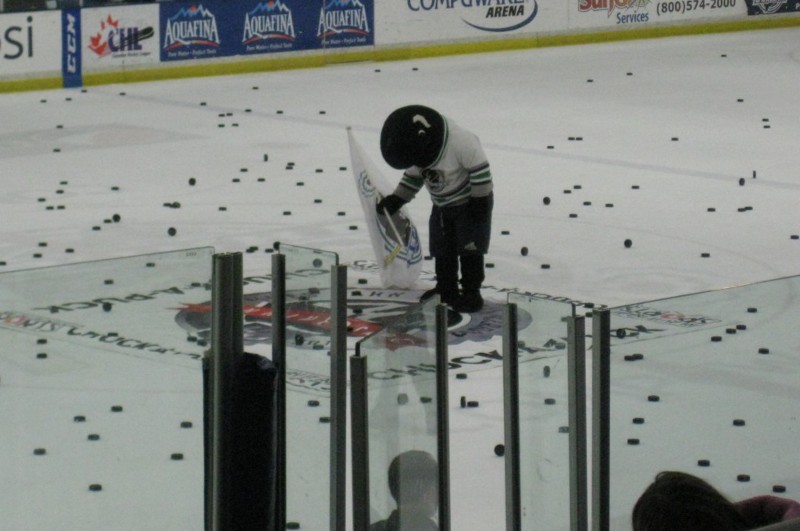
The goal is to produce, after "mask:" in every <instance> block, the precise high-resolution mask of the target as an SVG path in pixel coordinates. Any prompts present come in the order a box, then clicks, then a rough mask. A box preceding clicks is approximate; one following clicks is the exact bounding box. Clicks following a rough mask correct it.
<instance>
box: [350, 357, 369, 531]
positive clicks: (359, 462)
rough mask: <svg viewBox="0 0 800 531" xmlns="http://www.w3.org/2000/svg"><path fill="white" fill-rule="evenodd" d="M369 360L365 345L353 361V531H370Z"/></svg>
mask: <svg viewBox="0 0 800 531" xmlns="http://www.w3.org/2000/svg"><path fill="white" fill-rule="evenodd" d="M367 363H368V361H367V359H366V358H363V357H361V343H356V355H355V356H352V357H350V431H351V434H352V435H351V437H350V440H351V451H352V454H353V531H367V530H368V529H369V523H370V522H369V417H368V401H367V400H368V398H367Z"/></svg>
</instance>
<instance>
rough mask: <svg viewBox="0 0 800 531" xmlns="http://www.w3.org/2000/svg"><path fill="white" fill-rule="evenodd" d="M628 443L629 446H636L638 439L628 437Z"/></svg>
mask: <svg viewBox="0 0 800 531" xmlns="http://www.w3.org/2000/svg"><path fill="white" fill-rule="evenodd" d="M628 444H629V445H631V446H638V444H639V439H633V438H632V439H628Z"/></svg>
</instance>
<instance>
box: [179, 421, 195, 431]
mask: <svg viewBox="0 0 800 531" xmlns="http://www.w3.org/2000/svg"><path fill="white" fill-rule="evenodd" d="M192 426H193V424H192V422H191V421H190V420H184V421H183V422H181V428H183V429H184V430H188V429H189V428H191V427H192Z"/></svg>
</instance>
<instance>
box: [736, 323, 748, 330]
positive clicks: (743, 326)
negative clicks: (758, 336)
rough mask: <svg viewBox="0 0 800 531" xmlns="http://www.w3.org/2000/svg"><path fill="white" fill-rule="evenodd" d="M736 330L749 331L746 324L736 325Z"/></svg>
mask: <svg viewBox="0 0 800 531" xmlns="http://www.w3.org/2000/svg"><path fill="white" fill-rule="evenodd" d="M736 330H739V331H742V330H747V325H746V324H737V325H736Z"/></svg>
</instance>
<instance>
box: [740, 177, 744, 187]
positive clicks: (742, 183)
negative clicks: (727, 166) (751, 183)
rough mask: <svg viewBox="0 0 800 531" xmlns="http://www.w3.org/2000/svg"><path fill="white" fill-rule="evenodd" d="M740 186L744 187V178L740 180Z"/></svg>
mask: <svg viewBox="0 0 800 531" xmlns="http://www.w3.org/2000/svg"><path fill="white" fill-rule="evenodd" d="M739 186H744V177H741V178H740V179H739Z"/></svg>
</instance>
